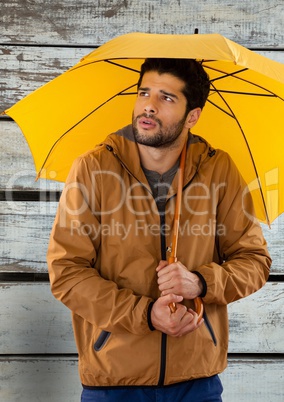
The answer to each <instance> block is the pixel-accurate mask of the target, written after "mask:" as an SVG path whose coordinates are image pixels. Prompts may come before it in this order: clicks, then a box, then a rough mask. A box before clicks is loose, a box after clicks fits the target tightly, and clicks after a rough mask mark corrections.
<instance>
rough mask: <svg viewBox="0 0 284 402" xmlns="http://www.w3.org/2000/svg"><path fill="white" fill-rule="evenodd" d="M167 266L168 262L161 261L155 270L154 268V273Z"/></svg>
mask: <svg viewBox="0 0 284 402" xmlns="http://www.w3.org/2000/svg"><path fill="white" fill-rule="evenodd" d="M168 265H169V263H168V261H165V260H161V261H160V262H159V265H158V266H157V268H156V271H157V272H159V271H161V269H163V268H165V267H166V266H168Z"/></svg>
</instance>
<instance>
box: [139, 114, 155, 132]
mask: <svg viewBox="0 0 284 402" xmlns="http://www.w3.org/2000/svg"><path fill="white" fill-rule="evenodd" d="M138 124H139V126H140V127H142V128H144V129H146V130H149V129H151V128H155V127H156V125H157V123H156V122H155V120H153V119H151V118H149V117H144V116H142V117H140V118H139V119H138Z"/></svg>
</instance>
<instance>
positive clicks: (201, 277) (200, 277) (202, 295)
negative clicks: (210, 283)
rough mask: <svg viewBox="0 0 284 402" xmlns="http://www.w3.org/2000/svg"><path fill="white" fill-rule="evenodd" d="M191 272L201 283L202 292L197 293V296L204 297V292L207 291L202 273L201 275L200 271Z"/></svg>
mask: <svg viewBox="0 0 284 402" xmlns="http://www.w3.org/2000/svg"><path fill="white" fill-rule="evenodd" d="M192 273H193V274H195V275H197V276H198V278H199V279H200V280H201V283H202V286H203V290H202V293H201V294H200V295H199V297H205V296H206V293H207V283H206V281H205V279H204V277H203V275H201V273H200V272H198V271H192Z"/></svg>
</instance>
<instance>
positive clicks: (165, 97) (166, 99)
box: [162, 95, 174, 102]
mask: <svg viewBox="0 0 284 402" xmlns="http://www.w3.org/2000/svg"><path fill="white" fill-rule="evenodd" d="M162 99H163V100H165V101H166V102H174V100H173V98H171V97H170V96H168V95H163V96H162Z"/></svg>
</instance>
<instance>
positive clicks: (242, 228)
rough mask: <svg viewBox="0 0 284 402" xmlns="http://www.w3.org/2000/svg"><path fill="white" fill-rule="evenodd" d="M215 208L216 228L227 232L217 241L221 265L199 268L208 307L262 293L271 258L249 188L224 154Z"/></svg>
mask: <svg viewBox="0 0 284 402" xmlns="http://www.w3.org/2000/svg"><path fill="white" fill-rule="evenodd" d="M221 165H222V167H223V168H222V172H221V177H219V178H218V180H219V183H221V182H222V183H225V186H220V193H219V198H218V205H217V208H216V221H217V224H222V227H223V228H224V232H223V233H222V234H220V235H219V236H217V237H216V250H217V254H218V256H219V257H218V258H219V260H220V262H219V263H215V262H212V263H209V264H205V265H202V266H200V267H199V268H198V269H197V271H198V272H199V274H201V275H202V276H203V278H204V280H205V281H206V285H207V292H206V295H205V297H204V298H203V300H204V302H205V303H208V304H210V303H216V304H222V305H226V304H228V303H231V302H233V301H236V300H238V299H240V298H243V297H246V296H248V295H250V294H252V293H254V292H255V291H257V290H258V289H260V288H261V287H262V286H263V285H264V284H265V283H266V281H267V279H268V276H269V271H270V265H271V258H270V255H269V253H268V250H267V244H266V241H265V239H264V238H263V234H262V230H261V227H260V224H259V222H258V221H257V219H256V218H255V214H254V207H253V201H252V198H251V195H250V193H249V192H248V191H247V185H246V183H245V182H244V180H243V178H242V177H241V175H240V173H239V171H238V170H237V168H236V166H235V165H234V163H233V161H232V160H231V158H230V157H229V156H228V155H227V154H225V153H223V158H221Z"/></svg>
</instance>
